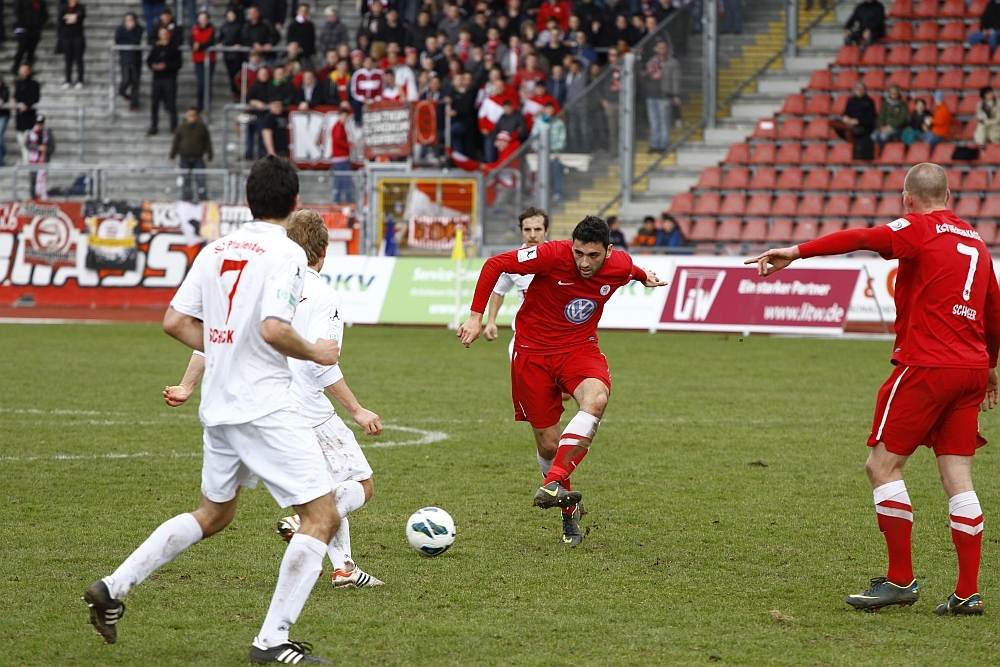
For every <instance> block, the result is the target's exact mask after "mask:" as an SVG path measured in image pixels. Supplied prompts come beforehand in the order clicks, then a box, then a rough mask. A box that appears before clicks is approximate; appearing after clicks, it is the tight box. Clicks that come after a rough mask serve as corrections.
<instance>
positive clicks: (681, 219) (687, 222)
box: [674, 215, 691, 239]
mask: <svg viewBox="0 0 1000 667" xmlns="http://www.w3.org/2000/svg"><path fill="white" fill-rule="evenodd" d="M674 220H676V221H677V228H678V229H679V230H681V234H683V235H684V238H686V239H689V238H691V218H689V217H687V216H686V215H675V216H674Z"/></svg>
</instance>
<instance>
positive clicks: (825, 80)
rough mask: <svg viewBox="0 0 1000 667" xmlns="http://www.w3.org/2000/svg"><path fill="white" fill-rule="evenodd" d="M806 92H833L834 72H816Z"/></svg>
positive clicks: (826, 70)
mask: <svg viewBox="0 0 1000 667" xmlns="http://www.w3.org/2000/svg"><path fill="white" fill-rule="evenodd" d="M806 90H833V72H831V71H830V70H828V69H821V70H816V71H815V72H813V73H812V77H811V78H810V79H809V85H808V86H806Z"/></svg>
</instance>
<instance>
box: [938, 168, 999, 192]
mask: <svg viewBox="0 0 1000 667" xmlns="http://www.w3.org/2000/svg"><path fill="white" fill-rule="evenodd" d="M948 171H949V172H950V171H951V169H949V170H948ZM948 183H949V185H948V187H949V188H950V187H951V179H950V178H949V179H948ZM961 189H962V190H963V191H965V192H986V191H987V190H989V189H990V173H989V172H988V171H985V170H983V169H973V170H972V171H970V172H969V173H968V174H967V175H966V177H965V182H964V183H962V188H961ZM955 190H958V188H955V189H953V190H952V193H954V192H955Z"/></svg>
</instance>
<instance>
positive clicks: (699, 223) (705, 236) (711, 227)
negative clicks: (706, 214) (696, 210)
mask: <svg viewBox="0 0 1000 667" xmlns="http://www.w3.org/2000/svg"><path fill="white" fill-rule="evenodd" d="M715 226H716V221H715V218H695V219H694V225H692V226H691V235H690V236H688V239H689V240H691V241H714V240H715Z"/></svg>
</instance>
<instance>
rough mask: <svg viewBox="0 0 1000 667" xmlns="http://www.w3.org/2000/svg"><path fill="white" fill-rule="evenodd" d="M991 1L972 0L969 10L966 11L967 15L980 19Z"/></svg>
mask: <svg viewBox="0 0 1000 667" xmlns="http://www.w3.org/2000/svg"><path fill="white" fill-rule="evenodd" d="M989 1H990V0H972V2H971V3H970V4H969V8H968V9H967V10H966V11H965V15H966V16H969V17H974V18H979V17H980V16H982V15H983V12H984V11H985V10H986V5H988V4H989Z"/></svg>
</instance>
